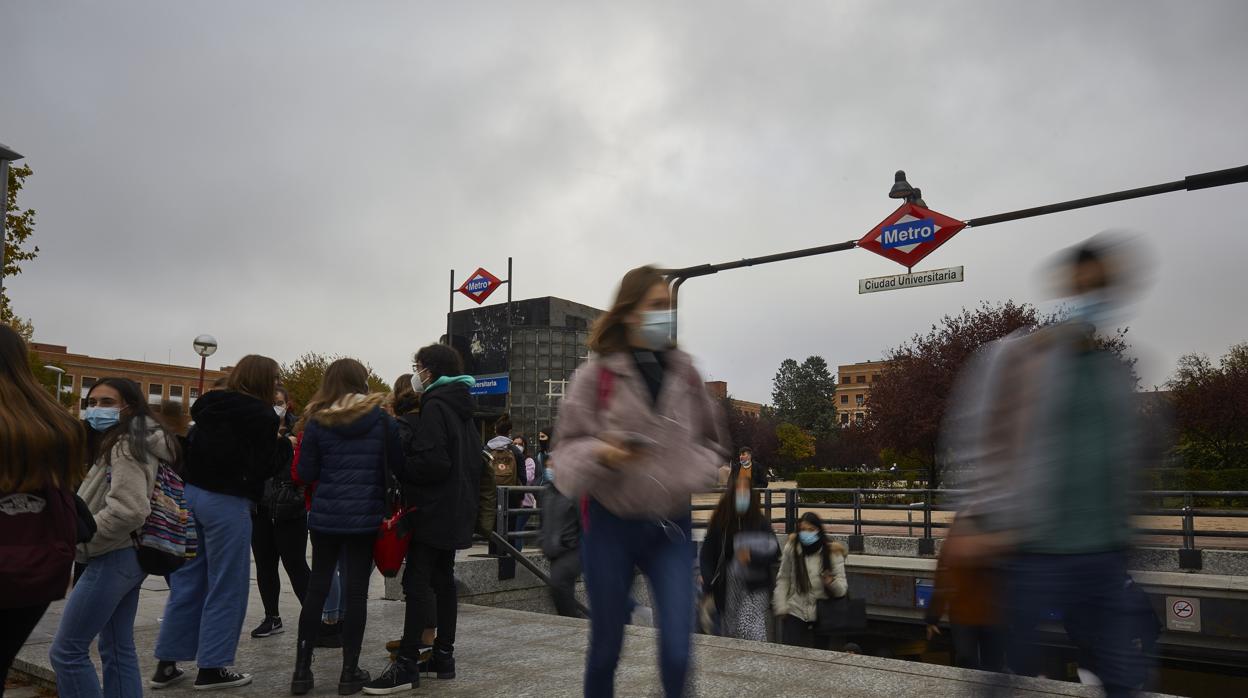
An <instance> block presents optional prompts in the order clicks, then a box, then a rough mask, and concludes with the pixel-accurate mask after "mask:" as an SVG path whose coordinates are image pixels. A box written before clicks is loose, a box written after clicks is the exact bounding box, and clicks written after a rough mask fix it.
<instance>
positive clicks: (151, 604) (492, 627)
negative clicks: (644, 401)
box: [15, 575, 1100, 698]
mask: <svg viewBox="0 0 1248 698" xmlns="http://www.w3.org/2000/svg"><path fill="white" fill-rule="evenodd" d="M284 579H285V578H284V577H283V580H284ZM381 582H382V578H381V577H380V576H378V575H374V576H373V579H372V586H371V593H370V600H369V619H368V627H367V631H366V638H365V649H364V653H363V657H362V658H361V663H362V664H363V665H364V667H365V668H366V669H368V670H369V671H372V672H373V673H374V674H377V673H379V672H380V671H381V670H382V669H383V668H384V667H385V664H386V660H387V656H386V653H385V650H384V647H383V645H384V643H385V641H386V640H388V639H391V638H395V637H398V636H399V634H400V632H401V629H402V625H403V613H402V605H401V604H400V603H399V602H395V601H384V600H382V599H381V592H382V584H381ZM167 596H168V589H167V588H166V586H165V583H164V581H163V580H161V579H149V580H148V582H147V583H146V584H145V586H144V591H143V594H142V598H141V601H140V609H139V615H138V619H137V622H136V628H135V641H136V643H137V645H138V647H139V662H140V666H141V668H142V670H143V674H144V676H145V677H146V676H150V675H151V673H152V671H153V670H154V668H155V659H154V658H153V657H152V651H153V647H154V645H155V642H156V636H157V633H158V632H159V628H160V625H159V618H160V615H161V613H162V612H163V609H164V602H165V599H166V598H167ZM281 605H282V617H283V619H284V620H285V621H286V622H287V624H288V627H289V628H290V629H289V630H288V631H287V632H286V633H285V634H283V635H278V636H275V637H272V638H266V639H263V640H253V639H251V638H250V637H249V636H248V635H247V633H249V632H250V630H251V629H252V628H253V627H254V626H255V625H256V624H258V623H259V621H260V620H261V616H262V615H263V610H262V608H261V606H260V600H259V596H258V594H257V593H256V592H255V589H254V585H253V593H252V599H251V604H250V607H249V609H248V617H247V624H246V625H245V626H244V628H243V633H244V637H243V639H242V640H241V642H240V646H239V653H238V667H237V668H239V669H240V670H242V671H247V672H251V673H253V674H255V682H254V683H253V684H252V685H250V686H247V687H245V688H241V689H236V690H233V691H229V692H226V693H224V694H223V695H230V696H266V697H268V698H273V697H274V696H283V695H288V694H289V686H290V672H291V670H292V668H293V663H294V654H295V652H294V646H295V630H294V625H295V624H296V622H297V620H296V619H297V617H298V609H299V605H298V600H297V599H296V598H295V597H294V595H293V594H292V593H290V591H289V589H284V590H283V594H282V600H281ZM62 606H63V602H59V603H57V604H54V605H53V607H52V608H51V609H50V610H49V612H48V615H47V616H46V617H45V618H44V621H43V623H42V624H41V625H40V627H39V628H38V629H37V630H36V631H35V634H34V635H32V637H31V639H30V641H29V642H28V643H27V645H26V647H24V648H23V649H22V652H21V654H20V655H19V657H18V663H17V665H16V666H15V668H16V669H18V670H19V671H24V672H26V673H28V674H31V675H33V676H35V677H37V678H41V679H44V680H52V679H53V675H52V672H51V670H50V668H49V664H48V659H47V654H48V645H49V643H50V642H51V639H52V634H53V633H54V632H55V631H56V624H57V623H58V622H59V621H60V609H61V607H62ZM587 635H588V633H587V627H586V623H585V621H580V620H573V619H568V618H559V617H555V616H546V615H540V614H534V613H526V612H523V611H511V610H505V609H497V608H486V607H481V606H463V607H461V611H460V621H459V639H458V643H457V648H456V658H457V661H458V664H459V673H460V677H459V678H457V679H455V680H454V681H438V680H437V679H432V678H430V679H426V681H425V683H424V685H423V686H422V688H421V689H420V690H419V691H418V692H416V693H414V694H410V695H434V694H436V695H440V696H442V695H445V696H501V695H511V696H542V697H558V696H577V695H580V694H581V690H580V687H581V674H582V669H583V666H584V656H585V645H586V638H587ZM96 661H97V665H98V657H97V660H96ZM340 662H341V650H333V649H321V650H319V651H318V652H317V655H316V662H315V668H314V673H315V675H316V678H317V681H318V683H317V686H316V689H315V690H314V691H313V695H336V694H337V680H338V672H339V669H340V667H341V664H340ZM695 665H696V669H695V680H694V689H695V695H699V696H722V695H734V694H735V695H749V694H756V695H779V696H786V697H788V696H828V695H835V696H847V697H857V696H862V697H866V696H888V697H890V698H894V697H898V696H994V695H1006V694H1008V695H1011V696H1096V695H1100V694H1099V693H1097V692H1096V691H1094V690H1092V689H1089V688H1085V687H1081V686H1078V685H1074V684H1067V683H1058V682H1051V681H1036V680H1026V681H1023V682H1021V683H1019V684H1017V685H1015V686H1012V687H1010V689H1008V691H1007V690H1006V689H1005V688H1004V686H1003V684H1002V682H1003V681H1004V679H1003V678H1001V677H997V676H995V675H992V674H986V673H981V672H971V671H963V670H959V669H953V668H949V667H942V666H934V665H926V664H917V663H913V662H903V661H897V660H888V659H877V658H873V657H859V656H850V655H845V654H840V653H837V652H822V651H815V650H801V649H796V648H792V647H785V646H781V645H771V644H765V643H754V642H744V641H739V640H727V639H723V638H714V637H706V636H697V637H696V638H695ZM185 668H188V669H191V668H192V667H189V666H188V667H185ZM188 673H190V674H192V675H193V672H188ZM657 673H658V672H657V667H656V664H655V631H653V630H651V629H648V628H637V627H632V628H629V630H628V633H627V637H626V643H625V651H624V658H623V660H622V662H621V666H620V671H619V675H618V681H617V686H618V694H619V695H620V696H624V697H629V696H653V695H660V690H659V684H658V679H657ZM192 680H193V679H192ZM190 684H191V681H184V682H183V684H182V685H181V686H179V687H176V688H170V689H167V690H165V691H161V692H158V693H157V692H154V691H149V694H154V695H156V696H162V697H167V698H176V697H178V696H190V695H199V696H202V695H203V693H199V692H194V691H192V690H191V688H190Z"/></svg>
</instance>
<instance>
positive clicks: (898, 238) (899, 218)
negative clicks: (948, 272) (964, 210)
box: [858, 202, 966, 269]
mask: <svg viewBox="0 0 1248 698" xmlns="http://www.w3.org/2000/svg"><path fill="white" fill-rule="evenodd" d="M965 227H966V224H965V223H963V222H962V221H959V220H956V219H954V218H950V217H949V216H946V215H944V214H943V213H936V212H935V211H933V210H931V209H928V208H924V207H922V206H919V205H918V204H913V203H909V202H907V203H904V204H902V205H901V206H899V207H898V208H897V210H896V211H893V212H892V213H891V214H889V216H888V217H887V218H885V219H884V220H883V221H880V224H879V225H877V226H875V227H874V228H872V229H871V232H869V233H867V234H866V235H864V236H863V237H862V239H861V240H859V241H858V246H859V247H861V248H863V249H864V250H870V251H872V252H874V253H876V254H878V255H880V256H882V257H887V258H888V259H891V260H893V261H894V262H897V263H898V264H900V265H902V266H903V267H906V268H907V269H913V268H914V265H916V264H918V263H919V262H920V261H921V260H922V259H923V258H924V257H926V256H928V255H929V254H931V253H933V252H935V251H936V248H937V247H940V246H941V245H943V244H945V243H946V242H948V241H949V238H952V237H953V236H954V235H956V234H957V233H958V231H959V230H962V229H963V228H965Z"/></svg>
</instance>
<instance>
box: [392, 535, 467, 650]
mask: <svg viewBox="0 0 1248 698" xmlns="http://www.w3.org/2000/svg"><path fill="white" fill-rule="evenodd" d="M407 567H408V570H409V571H410V574H404V575H403V592H404V593H405V594H406V595H407V603H406V605H405V608H404V615H403V641H402V643H401V646H400V647H399V655H400V656H402V657H405V658H407V659H412V660H417V659H419V657H420V634H421V632H422V631H424V629H425V628H433V627H436V628H437V629H438V639H437V640H435V641H434V643H433V646H434V648H436V649H438V650H441V651H444V652H451V651H453V650H454V649H455V624H456V620H457V618H456V615H457V614H458V612H459V593H458V592H457V591H456V589H455V551H454V550H442V549H440V548H434V547H431V546H429V545H425V544H424V543H421V542H419V541H416V540H412V543H411V546H410V547H409V548H408V549H407ZM431 595H432V596H433V597H434V600H433V601H431V600H430V598H429V597H430V596H431ZM430 609H433V610H434V617H432V618H431V617H429V611H430Z"/></svg>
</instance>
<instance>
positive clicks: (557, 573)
mask: <svg viewBox="0 0 1248 698" xmlns="http://www.w3.org/2000/svg"><path fill="white" fill-rule="evenodd" d="M579 576H581V556H580V553H578V552H577V551H575V550H573V551H570V552H565V553H564V554H562V555H560V556H559V557H557V558H555V559H553V560H551V561H550V582H551V585H550V596H551V598H552V599H554V601H555V610H556V611H557V612H558V613H559V615H561V616H567V617H568V618H580V617H581V610H580V609H579V608H577V607H576V578H577V577H579Z"/></svg>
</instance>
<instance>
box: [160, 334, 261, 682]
mask: <svg viewBox="0 0 1248 698" xmlns="http://www.w3.org/2000/svg"><path fill="white" fill-rule="evenodd" d="M277 377H278V367H277V362H276V361H274V360H273V359H270V358H268V357H265V356H257V355H255V354H252V355H249V356H244V357H243V358H242V360H240V361H239V362H238V366H235V367H234V370H233V371H232V372H231V373H230V377H229V380H228V382H227V383H226V388H225V389H224V390H213V391H211V392H209V393H205V394H204V396H203V397H201V398H199V400H197V401H196V402H195V404H194V405H192V406H191V417H193V418H194V420H195V426H194V427H193V428H192V429H191V433H190V434H189V435H188V436H187V442H188V447H187V454H186V468H185V472H186V475H185V479H186V501H187V505H188V506H189V507H190V509H191V511H192V513H193V514H194V515H195V530H196V533H197V534H198V536H199V555H197V556H196V557H194V558H192V559H190V560H188V561H187V562H186V564H184V565H182V567H180V568H178V571H177V572H174V573H173V574H172V575H171V576H170V580H169V601H168V604H167V605H166V606H165V619H164V621H163V622H162V623H161V626H160V639H159V640H158V641H157V643H156V658H157V659H158V660H159V664H158V665H157V667H156V675H155V676H153V677H152V680H151V682H150V685H151V687H152V688H164V687H166V686H168V685H170V684H172V683H174V682H175V681H178V680H180V679H181V678H182V676H183V672H182V671H181V670H180V669H178V668H177V662H188V661H192V660H194V661H195V662H196V664H197V665H198V666H199V675H198V676H197V677H196V679H195V688H196V689H198V690H212V689H220V688H230V687H234V686H243V685H246V684H248V683H251V676H250V675H249V674H239V673H236V672H234V671H231V670H230V669H229V667H231V666H233V664H234V653H235V651H236V650H237V649H238V636H239V633H240V632H241V631H242V627H243V619H244V617H245V616H246V615H247V598H248V596H249V594H250V586H251V584H250V573H251V560H250V555H249V554H248V553H249V552H250V551H251V545H250V543H251V505H252V503H253V502H258V501H259V500H260V497H261V495H262V494H263V492H264V481H265V480H266V479H267V478H268V477H269V476H270V475H271V474H272V471H273V467H274V459H275V458H276V457H277V440H278V435H277V430H278V418H277V413H276V412H274V411H273V394H274V390H276V388H277Z"/></svg>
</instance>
